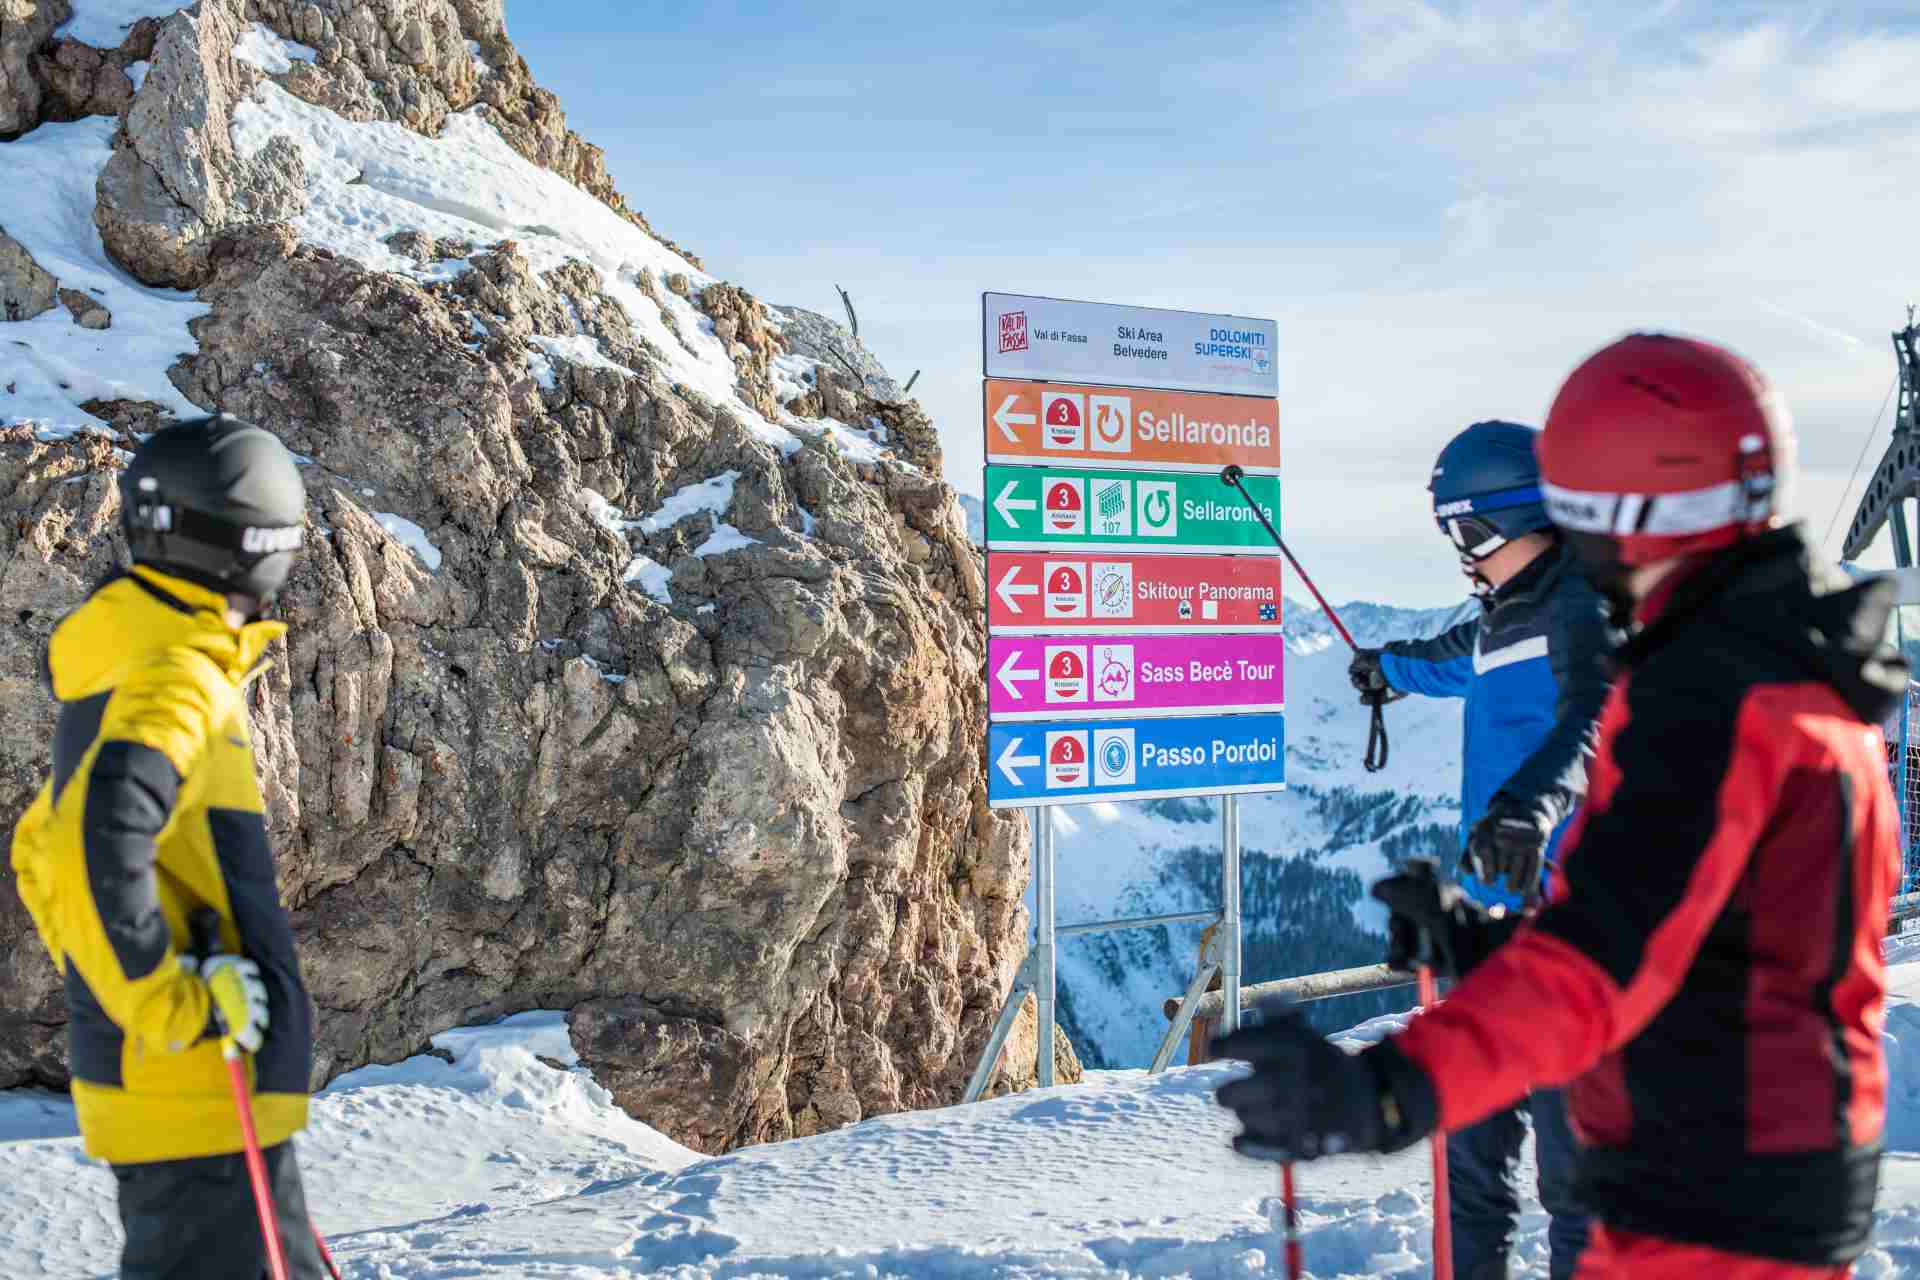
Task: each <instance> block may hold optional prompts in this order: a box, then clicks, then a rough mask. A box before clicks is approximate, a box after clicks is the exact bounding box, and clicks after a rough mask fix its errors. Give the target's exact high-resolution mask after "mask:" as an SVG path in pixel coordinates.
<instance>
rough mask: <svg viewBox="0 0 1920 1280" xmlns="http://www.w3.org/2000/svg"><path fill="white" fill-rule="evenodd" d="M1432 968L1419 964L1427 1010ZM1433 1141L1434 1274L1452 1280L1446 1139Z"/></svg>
mask: <svg viewBox="0 0 1920 1280" xmlns="http://www.w3.org/2000/svg"><path fill="white" fill-rule="evenodd" d="M1437 986H1438V984H1437V983H1435V982H1434V980H1433V970H1432V969H1431V968H1430V967H1428V966H1427V965H1424V964H1423V965H1421V966H1420V1007H1421V1008H1422V1009H1430V1008H1432V1007H1433V1005H1434V1004H1435V1003H1437V1002H1438V1001H1439V999H1440V994H1439V991H1438V990H1437ZM1429 1141H1431V1142H1432V1143H1433V1277H1434V1280H1453V1216H1452V1209H1451V1205H1450V1204H1449V1202H1448V1196H1447V1140H1446V1138H1444V1137H1442V1136H1441V1135H1440V1134H1437V1133H1436V1134H1434V1135H1433V1137H1432V1138H1431V1139H1429Z"/></svg>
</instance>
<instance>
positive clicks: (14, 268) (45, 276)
mask: <svg viewBox="0 0 1920 1280" xmlns="http://www.w3.org/2000/svg"><path fill="white" fill-rule="evenodd" d="M59 287H60V282H59V281H57V280H55V279H54V278H53V276H52V275H51V274H50V273H48V272H47V271H46V270H45V269H44V268H43V267H41V265H40V264H39V263H37V262H35V261H34V260H33V255H32V254H30V253H28V252H27V250H26V247H25V246H24V245H22V244H21V243H20V242H19V241H18V240H15V239H14V238H13V237H12V236H10V235H8V234H7V231H6V228H5V227H4V226H0V321H6V320H31V319H33V318H34V317H35V316H37V315H39V314H40V313H42V312H43V311H51V310H53V300H54V293H55V290H57V289H58V288H59Z"/></svg>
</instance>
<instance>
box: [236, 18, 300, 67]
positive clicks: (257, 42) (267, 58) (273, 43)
mask: <svg viewBox="0 0 1920 1280" xmlns="http://www.w3.org/2000/svg"><path fill="white" fill-rule="evenodd" d="M233 56H234V57H236V58H238V59H240V61H242V62H245V63H248V64H250V65H252V66H256V67H258V68H260V69H261V70H262V71H264V72H266V73H267V74H268V75H272V76H277V75H285V74H286V73H287V72H289V71H291V70H293V64H294V63H296V62H314V61H316V60H318V59H319V57H320V51H319V50H318V49H314V48H311V47H310V46H307V45H304V44H298V43H296V42H294V41H292V40H288V39H286V38H285V37H283V36H281V35H279V34H277V33H276V32H274V31H273V30H272V29H271V28H270V27H268V26H267V25H266V24H265V23H262V22H255V23H252V24H251V25H249V26H248V27H247V29H246V30H245V31H243V32H241V33H240V39H239V41H238V42H236V43H235V44H234V46H233Z"/></svg>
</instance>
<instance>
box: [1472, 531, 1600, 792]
mask: <svg viewBox="0 0 1920 1280" xmlns="http://www.w3.org/2000/svg"><path fill="white" fill-rule="evenodd" d="M1616 639H1617V637H1616V635H1615V634H1614V632H1613V630H1612V628H1610V627H1609V626H1608V625H1607V621H1606V606H1605V604H1604V603H1603V602H1602V601H1601V599H1600V596H1599V594H1598V593H1597V592H1595V591H1594V589H1593V588H1592V587H1591V586H1589V585H1588V584H1587V581H1586V579H1585V578H1583V577H1581V576H1580V575H1579V574H1578V573H1575V572H1574V571H1573V569H1572V568H1571V566H1569V567H1568V568H1566V569H1564V570H1563V571H1562V574H1561V580H1560V583H1559V585H1558V586H1557V587H1556V588H1555V589H1554V592H1553V595H1552V597H1551V598H1550V599H1549V600H1548V602H1547V659H1548V661H1549V662H1550V663H1551V664H1552V667H1553V679H1554V683H1555V684H1556V685H1557V686H1558V687H1559V691H1560V692H1559V696H1558V699H1557V701H1556V704H1555V707H1554V716H1555V718H1554V725H1553V729H1552V730H1551V731H1550V732H1549V733H1548V734H1547V738H1546V741H1544V742H1542V743H1541V744H1540V745H1539V746H1538V747H1537V748H1535V749H1534V752H1533V754H1532V755H1530V756H1528V757H1527V758H1526V759H1525V760H1524V761H1522V762H1521V765H1520V767H1519V768H1518V769H1515V770H1514V771H1513V774H1512V776H1510V777H1509V778H1508V779H1507V780H1506V782H1504V783H1502V784H1501V786H1500V790H1499V791H1498V792H1496V793H1495V796H1496V798H1500V797H1504V798H1506V799H1508V800H1511V801H1513V802H1514V803H1516V804H1519V805H1522V806H1524V807H1526V808H1529V809H1531V810H1533V811H1534V812H1535V813H1537V814H1539V815H1540V816H1541V817H1543V818H1545V819H1546V820H1547V822H1548V823H1549V824H1551V825H1552V826H1556V827H1557V826H1559V825H1560V824H1561V823H1562V822H1564V821H1566V819H1567V817H1568V816H1569V815H1570V814H1572V812H1573V810H1574V807H1575V806H1576V805H1578V804H1579V803H1580V801H1581V800H1582V799H1584V798H1585V797H1586V794H1587V764H1588V762H1589V761H1591V760H1592V759H1593V753H1594V747H1595V744H1596V743H1597V742H1598V740H1599V736H1600V709H1601V707H1602V706H1603V705H1604V704H1605V703H1606V700H1607V691H1608V690H1609V689H1610V688H1611V687H1612V684H1613V680H1612V677H1611V676H1610V675H1609V673H1608V670H1607V663H1606V657H1607V654H1608V653H1609V652H1611V651H1612V649H1613V646H1614V642H1615V640H1616Z"/></svg>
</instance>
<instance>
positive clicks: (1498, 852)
mask: <svg viewBox="0 0 1920 1280" xmlns="http://www.w3.org/2000/svg"><path fill="white" fill-rule="evenodd" d="M1552 839H1553V823H1552V822H1551V821H1549V820H1548V818H1547V817H1546V816H1545V815H1544V814H1542V813H1540V812H1539V811H1538V810H1536V809H1535V808H1534V807H1533V806H1531V805H1525V804H1521V803H1520V802H1519V801H1516V800H1513V799H1511V798H1509V797H1507V796H1503V795H1496V796H1494V798H1493V799H1492V801H1491V802H1489V803H1488V805H1487V812H1486V814H1485V815H1484V816H1483V817H1482V818H1481V819H1480V821H1478V822H1476V823H1474V824H1473V830H1472V831H1471V832H1470V833H1468V835H1467V853H1466V865H1467V869H1468V870H1469V871H1471V872H1473V874H1474V875H1476V876H1478V877H1479V878H1480V881H1481V883H1482V884H1489V885H1496V884H1500V883H1502V882H1505V884H1506V886H1507V888H1508V890H1509V891H1511V892H1513V893H1518V894H1522V895H1524V896H1526V897H1527V898H1534V897H1536V896H1538V895H1539V893H1540V872H1541V870H1542V869H1543V868H1545V866H1546V865H1547V842H1548V841H1550V840H1552Z"/></svg>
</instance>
